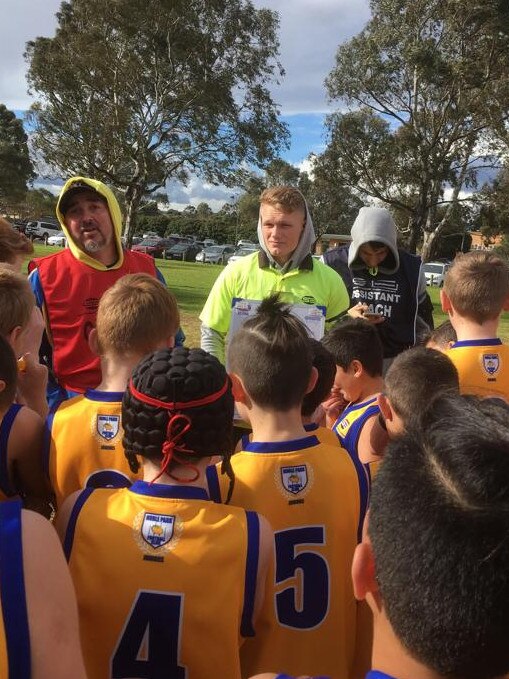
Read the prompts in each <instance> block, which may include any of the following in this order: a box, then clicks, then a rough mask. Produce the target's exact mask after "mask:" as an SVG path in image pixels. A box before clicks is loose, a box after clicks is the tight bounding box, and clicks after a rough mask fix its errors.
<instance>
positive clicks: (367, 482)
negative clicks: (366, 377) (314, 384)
mask: <svg viewBox="0 0 509 679" xmlns="http://www.w3.org/2000/svg"><path fill="white" fill-rule="evenodd" d="M376 400H377V397H376V396H375V398H372V399H370V400H369V401H364V402H363V403H359V404H356V405H354V406H351V407H350V406H347V407H346V408H345V410H344V411H343V413H342V414H341V416H340V417H339V418H338V420H337V421H336V423H335V424H334V427H333V431H334V432H335V434H336V436H337V437H338V439H339V441H340V443H341V445H342V446H343V448H344V449H345V450H346V452H347V453H348V455H349V457H350V459H351V460H352V462H353V465H354V467H355V471H356V472H357V479H358V481H359V501H360V512H359V525H358V527H357V541H358V542H361V540H362V527H363V525H364V518H365V516H366V512H367V510H368V504H369V491H370V486H371V472H370V470H369V465H367V464H364V463H363V462H361V461H360V459H359V454H358V452H357V443H358V440H359V436H360V433H361V430H362V427H363V426H364V424H365V422H366V420H367V419H368V418H369V417H372V416H373V415H376V414H377V413H379V412H380V408H379V407H378V405H370V406H369V408H367V410H366V411H365V412H364V413H363V415H362V417H360V418H358V419H357V420H356V421H355V422H354V423H353V424H352V426H351V427H350V429H349V430H348V432H347V435H346V436H340V435H339V433H338V430H337V425H338V424H339V422H341V420H342V419H343V418H344V417H345V416H346V414H348V413H351V412H352V411H353V410H358V409H359V408H360V407H365V406H366V405H368V404H370V403H373V402H375V401H376Z"/></svg>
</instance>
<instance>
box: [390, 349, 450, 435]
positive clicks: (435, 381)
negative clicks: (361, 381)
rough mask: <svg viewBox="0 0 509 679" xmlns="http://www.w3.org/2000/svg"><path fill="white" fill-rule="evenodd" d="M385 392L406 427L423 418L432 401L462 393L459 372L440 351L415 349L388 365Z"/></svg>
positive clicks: (403, 353) (402, 354) (400, 355)
mask: <svg viewBox="0 0 509 679" xmlns="http://www.w3.org/2000/svg"><path fill="white" fill-rule="evenodd" d="M384 393H385V395H386V396H387V398H388V399H389V401H390V403H391V406H392V408H393V409H394V412H395V413H396V415H398V416H399V417H400V418H401V419H402V420H403V423H404V425H405V427H407V426H409V425H411V423H412V422H413V421H414V420H415V419H416V418H418V417H421V416H422V413H423V410H424V409H425V408H426V407H427V406H428V404H429V402H430V400H431V399H433V398H436V397H437V396H440V395H445V394H458V393H459V378H458V371H457V370H456V367H455V365H454V364H453V363H452V361H451V360H450V359H449V358H448V357H447V356H446V355H445V354H443V353H442V352H441V351H437V350H436V349H427V348H426V347H413V348H412V349H407V350H406V351H403V352H402V353H401V354H399V355H398V356H396V358H395V359H394V361H393V362H392V363H391V365H390V366H389V369H388V370H387V374H386V375H385V386H384Z"/></svg>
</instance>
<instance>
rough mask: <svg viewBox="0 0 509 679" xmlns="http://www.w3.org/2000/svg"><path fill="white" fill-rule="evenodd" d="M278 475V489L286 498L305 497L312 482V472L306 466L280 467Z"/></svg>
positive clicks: (308, 466)
mask: <svg viewBox="0 0 509 679" xmlns="http://www.w3.org/2000/svg"><path fill="white" fill-rule="evenodd" d="M276 473H277V472H276ZM279 474H280V477H279V479H278V487H279V489H280V490H281V491H282V493H283V495H284V496H285V497H288V498H294V497H296V496H299V497H302V496H303V495H305V494H306V493H307V492H308V490H309V489H310V487H311V484H312V481H313V471H312V469H311V467H310V465H308V464H299V465H295V466H293V467H280V468H279Z"/></svg>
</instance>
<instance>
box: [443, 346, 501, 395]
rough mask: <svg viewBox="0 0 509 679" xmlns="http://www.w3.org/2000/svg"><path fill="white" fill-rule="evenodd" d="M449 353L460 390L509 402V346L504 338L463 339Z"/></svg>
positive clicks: (463, 392) (464, 392)
mask: <svg viewBox="0 0 509 679" xmlns="http://www.w3.org/2000/svg"><path fill="white" fill-rule="evenodd" d="M447 356H448V357H449V358H450V359H451V361H452V362H453V363H454V365H455V366H456V370H457V371H458V375H459V380H460V393H462V394H475V395H476V396H500V397H501V398H505V399H506V400H508V401H509V346H508V345H507V344H502V340H501V339H499V338H498V337H495V338H493V339H479V340H461V341H458V342H455V343H454V344H453V345H452V347H451V348H450V349H449V351H447Z"/></svg>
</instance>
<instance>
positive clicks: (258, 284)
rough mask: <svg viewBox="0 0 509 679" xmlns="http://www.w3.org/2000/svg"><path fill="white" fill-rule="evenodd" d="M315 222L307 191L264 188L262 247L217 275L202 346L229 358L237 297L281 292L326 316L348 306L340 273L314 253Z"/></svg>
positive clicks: (287, 299) (205, 316) (260, 226)
mask: <svg viewBox="0 0 509 679" xmlns="http://www.w3.org/2000/svg"><path fill="white" fill-rule="evenodd" d="M315 238H316V237H315V231H314V228H313V222H312V219H311V215H310V213H309V210H308V206H307V203H306V201H305V199H304V196H303V195H302V194H301V192H300V191H298V190H297V189H295V188H293V187H290V186H275V187H272V188H270V189H266V190H265V191H264V192H263V193H262V195H261V196H260V218H259V221H258V239H259V242H260V247H261V250H260V252H255V253H254V254H252V255H248V256H247V257H242V259H239V260H238V261H237V262H235V263H233V264H229V265H228V266H226V267H225V269H224V270H223V271H222V273H221V274H220V275H219V277H218V278H217V280H216V282H215V283H214V286H213V287H212V290H211V291H210V293H209V296H208V299H207V301H206V302H205V306H204V307H203V310H202V312H201V314H200V320H201V322H202V326H201V347H202V349H204V350H205V351H208V352H209V353H211V354H213V355H214V356H216V357H217V358H218V359H219V360H220V361H222V362H224V360H225V340H226V335H227V333H228V331H229V329H230V323H231V316H232V304H233V302H234V300H238V299H243V300H253V301H259V300H260V301H261V300H262V299H264V298H265V297H268V296H269V295H271V294H273V293H275V292H279V293H280V295H281V301H283V302H286V303H288V304H290V305H302V304H309V305H314V306H318V307H321V308H322V309H323V310H324V313H325V318H326V320H331V319H333V318H336V317H337V316H339V315H340V314H341V313H343V312H344V311H346V310H347V309H348V306H349V298H348V293H347V291H346V288H345V285H344V283H343V281H342V280H341V277H340V276H339V275H338V274H337V273H336V272H334V271H333V270H332V269H331V268H330V267H327V266H324V265H323V264H322V263H321V262H319V261H317V260H315V259H313V257H312V256H311V248H312V246H313V243H314V241H315Z"/></svg>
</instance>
